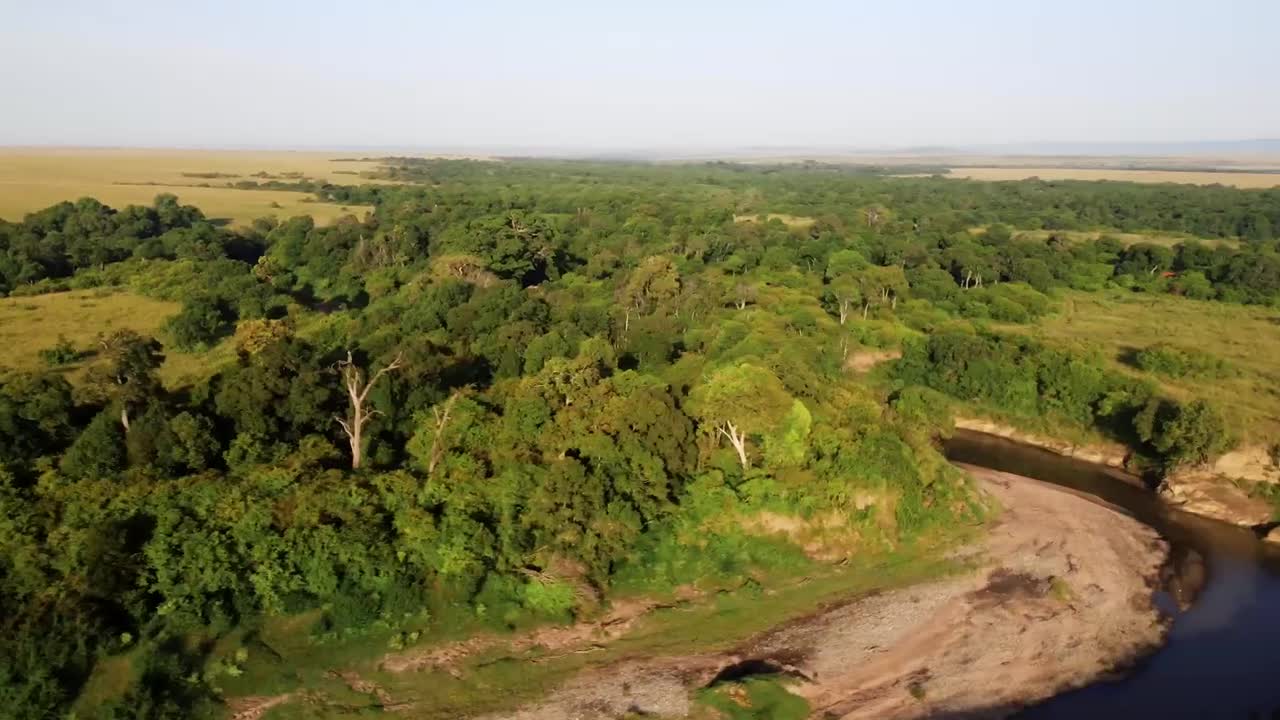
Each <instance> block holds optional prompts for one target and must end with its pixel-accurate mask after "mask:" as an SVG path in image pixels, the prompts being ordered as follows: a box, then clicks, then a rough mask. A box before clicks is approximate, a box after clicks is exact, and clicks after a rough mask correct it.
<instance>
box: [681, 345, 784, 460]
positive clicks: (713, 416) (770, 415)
mask: <svg viewBox="0 0 1280 720" xmlns="http://www.w3.org/2000/svg"><path fill="white" fill-rule="evenodd" d="M689 400H690V405H691V408H692V410H693V412H694V414H695V415H696V416H697V417H698V419H699V420H700V421H701V422H702V423H703V425H704V427H705V428H707V429H709V430H711V431H712V432H713V433H715V434H716V435H719V436H723V437H724V438H725V439H727V440H728V441H729V444H730V445H732V446H733V449H734V451H735V452H736V453H737V454H738V462H739V463H740V464H741V465H742V470H743V472H746V471H747V470H748V469H750V467H751V460H750V457H749V455H748V452H747V443H748V441H749V440H750V439H751V437H752V436H758V435H764V434H766V433H768V432H770V431H772V430H774V429H775V428H777V427H778V426H779V424H780V423H781V422H782V421H783V419H784V418H785V417H786V415H787V413H788V411H790V409H791V406H792V399H791V396H790V395H788V394H787V391H786V388H784V387H783V386H782V382H781V381H780V380H778V376H776V375H774V374H773V373H772V372H771V371H769V370H767V369H765V368H762V367H759V366H757V365H753V364H751V363H745V362H744V363H740V364H737V365H729V366H726V367H722V368H720V369H718V370H716V371H715V372H713V373H712V374H711V376H710V377H709V378H708V379H707V381H706V382H705V383H703V384H702V385H700V386H698V387H696V388H694V390H693V392H692V393H691V395H690V398H689Z"/></svg>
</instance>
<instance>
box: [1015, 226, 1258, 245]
mask: <svg viewBox="0 0 1280 720" xmlns="http://www.w3.org/2000/svg"><path fill="white" fill-rule="evenodd" d="M1050 235H1059V236H1066V238H1067V239H1069V240H1071V242H1073V243H1079V242H1087V241H1089V240H1097V239H1098V238H1100V237H1102V236H1104V235H1105V236H1107V237H1112V238H1115V239H1116V240H1119V241H1120V243H1121V244H1123V245H1124V246H1125V247H1129V246H1130V245H1137V244H1139V243H1149V244H1152V245H1163V246H1165V247H1173V246H1174V245H1179V244H1182V243H1188V242H1198V243H1202V244H1204V245H1208V246H1210V247H1219V246H1226V247H1232V248H1234V247H1239V246H1240V241H1239V240H1228V239H1225V238H1198V237H1195V236H1193V235H1171V234H1167V233H1126V232H1108V231H1106V230H1020V231H1018V232H1015V233H1014V239H1016V240H1035V241H1039V242H1044V241H1045V240H1048V239H1049V236H1050Z"/></svg>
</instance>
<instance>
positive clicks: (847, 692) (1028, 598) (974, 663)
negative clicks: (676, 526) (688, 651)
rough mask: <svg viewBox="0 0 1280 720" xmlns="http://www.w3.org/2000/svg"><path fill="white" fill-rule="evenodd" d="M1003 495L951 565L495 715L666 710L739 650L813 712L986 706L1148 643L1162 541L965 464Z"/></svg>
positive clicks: (1029, 698)
mask: <svg viewBox="0 0 1280 720" xmlns="http://www.w3.org/2000/svg"><path fill="white" fill-rule="evenodd" d="M966 469H967V470H969V472H970V473H971V474H973V475H974V476H975V477H977V478H978V479H979V481H980V483H981V485H982V487H983V488H984V489H985V490H987V491H988V492H990V493H991V494H992V495H994V496H995V498H996V499H997V500H998V501H999V502H1000V504H1001V505H1002V506H1003V507H1004V508H1005V509H1004V512H1003V514H1002V515H1001V517H1000V519H999V521H998V522H997V523H996V524H995V525H994V527H993V528H992V529H991V531H990V532H989V533H988V535H987V537H986V538H984V540H983V541H982V543H981V545H980V547H978V548H976V550H978V551H979V552H980V553H981V557H983V558H986V560H985V561H983V562H980V563H979V569H977V570H976V571H974V572H972V573H969V574H966V575H964V576H960V577H955V578H950V579H947V580H942V581H938V582H933V583H928V584H923V585H918V586H915V587H910V588H905V589H901V590H896V591H892V592H887V593H883V594H880V595H874V596H871V597H868V598H864V599H861V600H857V601H853V602H849V603H846V604H844V605H841V606H837V607H835V608H832V609H830V610H828V611H825V612H823V613H821V614H818V615H815V616H812V617H808V618H804V619H802V620H798V621H795V622H793V623H790V624H788V625H786V626H783V627H781V628H778V629H775V630H773V631H771V632H768V633H765V634H764V635H762V636H759V637H757V638H755V639H754V640H752V641H750V642H748V643H745V644H744V645H743V646H741V647H740V648H738V650H737V651H735V652H733V653H726V654H706V655H698V656H689V657H680V658H654V659H645V660H640V661H633V662H626V663H622V664H618V665H614V666H611V667H607V668H600V669H597V670H592V671H588V672H585V673H583V674H581V675H579V676H578V677H576V678H574V679H572V680H570V681H569V682H567V683H566V684H565V685H563V686H562V687H561V688H560V689H559V690H557V691H556V692H555V693H553V695H552V696H551V697H549V698H547V699H546V700H544V701H542V702H541V703H538V704H536V705H533V706H530V707H526V708H523V709H521V710H518V711H516V712H513V713H505V714H501V715H494V716H491V720H498V718H503V719H509V720H576V719H579V718H580V719H582V720H586V719H587V718H592V719H596V718H622V717H626V716H628V714H631V715H635V714H651V715H657V716H662V717H680V716H683V715H685V714H687V713H688V712H689V710H690V707H689V700H688V698H689V689H690V688H693V687H698V686H701V685H705V684H706V683H708V682H709V681H711V680H712V679H713V678H715V677H716V676H717V675H718V674H719V673H721V672H723V671H724V670H725V669H726V668H732V667H733V666H736V665H742V664H744V663H745V664H746V665H745V667H749V668H753V669H761V668H773V669H775V670H779V671H783V672H787V673H790V674H792V675H794V676H796V677H797V678H800V680H799V681H798V683H797V684H796V685H795V686H794V687H793V692H796V693H797V694H800V695H802V696H804V697H805V698H807V699H808V700H809V702H810V703H811V705H812V707H813V717H816V718H824V719H825V718H847V719H853V718H916V717H927V716H932V715H948V714H953V713H963V714H964V715H965V716H966V717H1001V716H1004V715H1008V714H1011V713H1012V712H1014V711H1016V710H1017V709H1019V708H1021V707H1024V706H1025V705H1027V704H1029V703H1031V702H1034V701H1037V700H1040V699H1043V698H1046V697H1049V696H1051V695H1054V694H1057V693H1060V692H1063V691H1065V690H1068V689H1071V688H1075V687H1079V686H1081V685H1085V684H1087V683H1089V682H1092V681H1094V680H1097V679H1099V678H1101V677H1104V676H1106V675H1108V674H1109V673H1112V672H1114V671H1115V669H1116V668H1117V667H1118V666H1123V665H1125V664H1127V663H1129V662H1131V661H1133V660H1134V659H1136V658H1137V657H1138V656H1141V655H1143V654H1145V653H1147V652H1150V651H1151V650H1153V649H1154V648H1156V647H1158V646H1159V644H1160V643H1161V642H1162V640H1163V638H1164V634H1165V631H1166V626H1165V625H1164V624H1163V623H1162V622H1161V620H1160V618H1159V616H1158V614H1157V612H1156V610H1155V608H1154V607H1153V605H1152V602H1151V595H1152V589H1153V587H1154V585H1155V583H1156V582H1157V578H1158V576H1159V570H1160V566H1161V564H1162V563H1163V561H1164V559H1165V557H1166V555H1167V546H1166V545H1165V543H1164V542H1163V541H1161V540H1160V539H1159V537H1158V536H1157V535H1156V533H1155V532H1154V531H1153V530H1151V529H1150V528H1147V527H1146V526H1144V525H1142V524H1140V523H1138V522H1137V521H1135V520H1133V519H1131V518H1129V517H1128V516H1125V515H1123V514H1121V513H1119V512H1116V511H1114V510H1112V509H1109V508H1106V507H1103V506H1101V505H1098V504H1095V503H1093V502H1090V501H1088V500H1085V499H1083V498H1081V497H1078V496H1076V495H1073V494H1071V493H1070V492H1067V491H1064V490H1061V489H1059V488H1057V487H1054V486H1052V485H1047V484H1044V483H1040V482H1037V481H1035V480H1029V479H1026V478H1020V477H1017V476H1014V475H1007V474H1004V473H998V472H994V471H989V470H985V469H979V468H966Z"/></svg>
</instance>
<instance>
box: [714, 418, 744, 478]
mask: <svg viewBox="0 0 1280 720" xmlns="http://www.w3.org/2000/svg"><path fill="white" fill-rule="evenodd" d="M720 433H721V434H722V435H724V436H725V437H727V438H729V443H730V444H732V445H733V449H734V450H736V451H737V452H738V462H739V463H741V464H742V472H744V473H745V472H746V471H747V470H748V469H750V467H751V461H749V460H747V435H746V433H744V432H741V431H739V430H738V428H737V427H735V426H734V424H733V423H731V422H726V423H725V424H724V427H722V428H720Z"/></svg>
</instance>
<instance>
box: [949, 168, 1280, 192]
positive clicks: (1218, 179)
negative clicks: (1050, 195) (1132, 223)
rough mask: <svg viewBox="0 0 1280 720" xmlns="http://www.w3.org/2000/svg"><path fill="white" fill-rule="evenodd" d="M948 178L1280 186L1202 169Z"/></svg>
mask: <svg viewBox="0 0 1280 720" xmlns="http://www.w3.org/2000/svg"><path fill="white" fill-rule="evenodd" d="M947 177H951V178H966V179H972V180H1023V179H1026V178H1032V177H1038V178H1040V179H1041V180H1116V181H1122V182H1138V183H1179V184H1184V185H1232V186H1234V187H1238V188H1271V187H1280V173H1260V172H1234V171H1232V172H1207V171H1203V170H1122V169H1118V168H1117V169H1113V168H1075V167H953V168H951V172H950V174H948V175H947Z"/></svg>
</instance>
